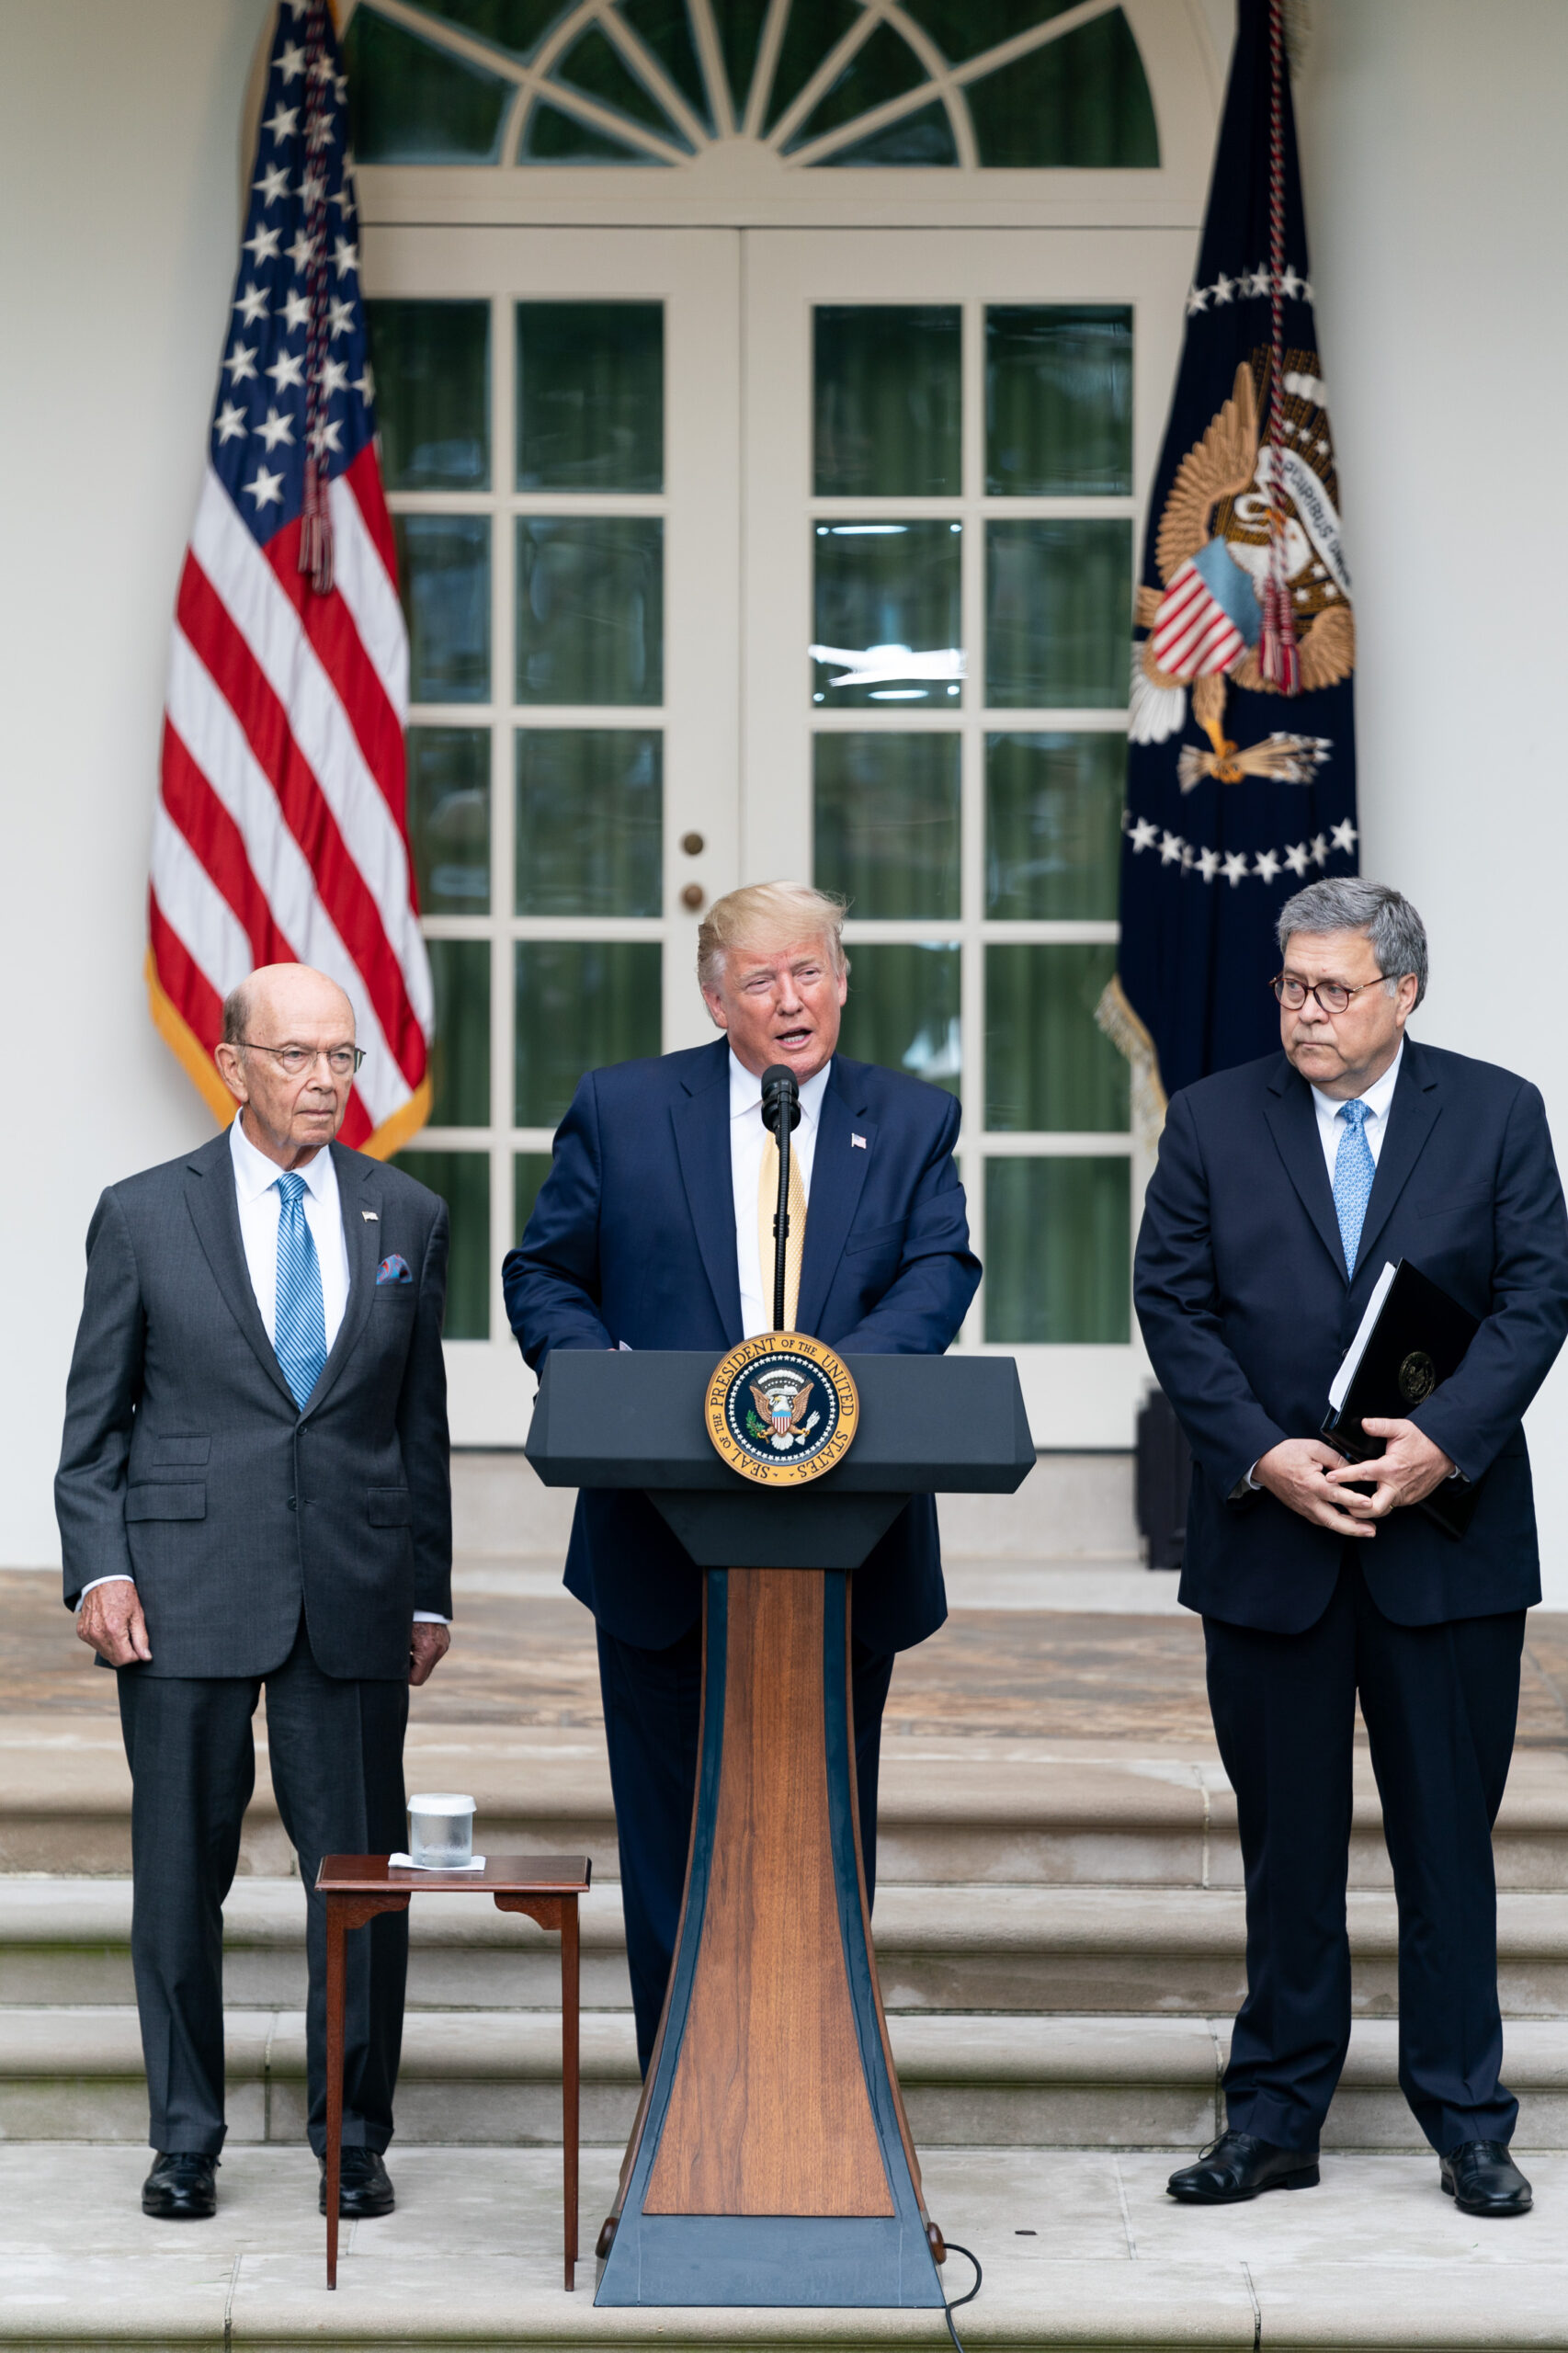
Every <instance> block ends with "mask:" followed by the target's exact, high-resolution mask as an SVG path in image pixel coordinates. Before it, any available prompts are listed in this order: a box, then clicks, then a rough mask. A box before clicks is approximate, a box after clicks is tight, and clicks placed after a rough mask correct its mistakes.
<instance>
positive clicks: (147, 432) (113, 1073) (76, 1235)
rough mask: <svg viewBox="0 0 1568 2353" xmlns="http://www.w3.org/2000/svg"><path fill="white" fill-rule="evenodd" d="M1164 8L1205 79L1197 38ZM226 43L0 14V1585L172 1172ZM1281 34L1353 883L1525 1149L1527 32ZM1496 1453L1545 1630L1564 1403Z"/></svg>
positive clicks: (1559, 1071)
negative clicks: (133, 1219)
mask: <svg viewBox="0 0 1568 2353" xmlns="http://www.w3.org/2000/svg"><path fill="white" fill-rule="evenodd" d="M1202 5H1203V9H1204V13H1205V16H1206V17H1209V18H1210V21H1211V22H1212V23H1213V24H1214V26H1215V28H1216V32H1217V34H1218V35H1220V36H1221V37H1222V35H1223V30H1224V27H1225V24H1226V23H1227V21H1228V18H1229V9H1228V6H1227V0H1202ZM266 6H267V0H137V4H136V6H130V5H128V0H6V5H5V13H4V17H3V20H0V272H3V277H0V303H3V306H4V307H3V309H0V316H3V317H4V318H5V320H6V367H5V369H4V371H3V374H0V449H4V450H5V452H6V457H7V460H8V466H7V477H6V504H5V510H4V512H5V527H6V528H5V547H6V563H5V565H4V568H3V575H0V599H3V600H4V603H3V608H0V890H3V891H4V906H5V914H6V920H5V923H4V925H3V926H0V1004H3V1005H4V1006H5V1007H6V1017H5V1018H6V1036H7V1038H8V1039H9V1040H10V1041H11V1046H10V1056H9V1065H8V1067H7V1069H6V1074H5V1090H6V1102H7V1108H8V1112H9V1117H8V1119H7V1121H6V1128H7V1133H6V1151H5V1153H4V1156H3V1158H0V1237H3V1246H4V1250H5V1254H6V1265H5V1277H4V1297H5V1300H6V1311H7V1312H6V1316H5V1319H4V1347H0V1432H4V1440H3V1446H4V1455H5V1476H4V1479H3V1480H0V1561H6V1562H16V1563H28V1562H35V1563H41V1562H46V1561H49V1560H51V1559H53V1558H55V1557H56V1556H57V1555H56V1540H55V1533H54V1527H53V1520H52V1515H51V1506H50V1473H51V1468H52V1463H53V1459H54V1455H55V1451H56V1449H57V1446H58V1439H59V1421H60V1402H61V1393H62V1383H63V1378H64V1370H65V1366H66V1362H67V1360H68V1357H69V1352H70V1344H71V1336H72V1331H73V1327H74V1320H75V1313H76V1307H77V1302H78V1300H79V1297H80V1287H81V1265H82V1237H83V1233H84V1230H85V1223H86V1220H87V1217H88V1215H89V1213H90V1211H91V1207H92V1203H93V1201H94V1199H96V1198H97V1193H98V1191H99V1189H100V1188H101V1187H102V1186H103V1185H104V1184H105V1183H106V1182H108V1180H109V1179H110V1178H112V1177H115V1176H121V1175H123V1174H124V1173H125V1172H126V1171H127V1170H129V1169H131V1168H136V1167H140V1166H143V1165H146V1164H148V1163H149V1162H152V1161H154V1160H157V1159H161V1158H165V1157H167V1156H169V1155H171V1154H175V1153H176V1152H179V1151H182V1150H185V1149H187V1148H188V1147H189V1145H190V1144H192V1143H193V1142H197V1141H198V1140H199V1138H200V1137H201V1136H202V1135H203V1134H204V1133H206V1132H208V1131H209V1130H208V1123H207V1120H206V1114H205V1113H204V1112H203V1110H202V1109H201V1107H200V1105H199V1103H198V1101H197V1099H196V1097H195V1096H194V1094H193V1093H192V1092H191V1090H190V1088H189V1086H188V1085H187V1081H186V1080H185V1079H184V1078H183V1076H182V1075H181V1074H180V1073H179V1072H178V1071H177V1069H176V1066H175V1064H174V1063H173V1062H172V1060H171V1059H170V1057H169V1056H168V1054H167V1052H166V1051H165V1048H164V1047H163V1046H162V1045H161V1044H160V1043H159V1041H158V1040H157V1038H156V1037H155V1035H154V1034H153V1030H152V1028H151V1026H150V1024H149V1022H148V1019H147V1015H146V1009H145V1000H144V997H143V995H142V982H141V963H142V938H143V893H144V888H145V874H146V846H147V832H148V823H149V813H150V809H151V804H152V797H153V782H154V778H155V771H156V759H157V738H158V719H159V708H160V702H161V697H162V685H163V666H164V647H165V639H166V632H167V628H168V616H169V612H170V608H171V605H172V600H173V596H174V589H175V584H176V577H177V574H178V567H179V562H180V557H181V552H182V550H183V546H184V542H185V538H186V534H187V529H188V524H189V518H190V514H191V510H192V505H193V501H194V496H195V490H196V483H197V480H198V476H199V468H200V464H201V455H202V449H203V438H204V432H205V426H206V421H207V416H208V414H209V410H210V402H211V395H212V384H213V370H214V368H215V366H216V361H217V356H218V352H219V348H220V345H221V338H222V329H223V325H224V323H225V309H224V306H225V304H226V302H227V300H228V294H229V288H230V280H231V277H232V273H233V261H234V240H235V235H236V219H237V207H238V170H237V161H236V137H237V125H238V122H239V117H240V108H241V104H242V100H243V97H244V88H245V83H246V77H247V74H248V72H249V68H250V63H251V58H252V54H253V51H254V49H255V45H256V40H257V37H258V35H259V33H260V30H261V27H262V23H263V19H264V17H265V15H266ZM1171 6H1173V7H1178V8H1180V7H1184V6H1185V0H1171ZM1309 14H1310V17H1311V26H1312V29H1311V37H1310V40H1309V44H1308V49H1307V53H1306V58H1305V63H1304V68H1303V71H1302V74H1301V80H1300V82H1299V84H1298V85H1297V105H1298V108H1299V112H1300V117H1301V135H1302V149H1303V160H1304V167H1305V172H1306V178H1307V199H1308V207H1309V220H1310V223H1311V229H1312V259H1313V276H1314V278H1315V281H1316V286H1317V293H1318V316H1319V324H1320V329H1321V332H1322V335H1323V341H1324V357H1325V360H1326V365H1327V369H1328V374H1329V378H1330V381H1331V385H1332V388H1333V395H1334V419H1335V433H1336V436H1337V438H1338V442H1339V449H1340V456H1341V465H1342V473H1343V481H1344V493H1345V508H1346V528H1347V531H1348V533H1349V536H1350V546H1351V553H1352V560H1353V562H1354V563H1355V565H1356V578H1357V618H1358V626H1359V630H1360V667H1359V672H1358V727H1359V737H1360V757H1361V775H1362V788H1361V797H1362V810H1363V819H1364V826H1365V835H1366V838H1365V842H1364V846H1363V847H1364V865H1365V870H1367V871H1368V872H1369V873H1376V874H1381V875H1386V876H1388V877H1389V878H1390V879H1391V880H1393V881H1398V882H1399V883H1400V884H1401V886H1402V887H1403V888H1404V889H1407V890H1408V891H1410V892H1411V893H1412V895H1413V896H1414V897H1415V900H1416V902H1417V904H1419V905H1420V907H1421V908H1422V910H1423V913H1424V914H1425V915H1426V918H1427V922H1428V924H1429V926H1430V927H1431V930H1432V934H1433V940H1434V949H1435V954H1436V961H1437V981H1436V983H1435V984H1434V987H1433V990H1432V995H1431V999H1430V1005H1429V1007H1428V1008H1427V1009H1426V1010H1424V1011H1423V1013H1422V1015H1421V1016H1420V1017H1419V1023H1420V1032H1421V1034H1423V1035H1425V1036H1426V1037H1428V1038H1431V1039H1433V1040H1437V1041H1438V1042H1440V1043H1444V1044H1448V1045H1452V1046H1456V1047H1459V1048H1460V1049H1461V1050H1463V1051H1468V1052H1472V1053H1479V1054H1484V1055H1489V1056H1491V1057H1493V1058H1494V1059H1495V1060H1498V1061H1502V1062H1506V1063H1511V1064H1513V1065H1514V1066H1515V1067H1517V1068H1518V1069H1521V1070H1524V1071H1526V1072H1528V1074H1529V1075H1530V1076H1531V1077H1532V1078H1534V1079H1535V1080H1536V1081H1537V1082H1538V1084H1539V1085H1540V1086H1541V1087H1542V1088H1543V1090H1544V1091H1545V1093H1546V1095H1547V1097H1548V1102H1549V1104H1550V1105H1551V1107H1552V1108H1554V1110H1556V1111H1557V1112H1558V1113H1559V1128H1560V1131H1563V1130H1564V1122H1565V1120H1568V1111H1565V1110H1564V1107H1565V1106H1568V1069H1565V1068H1564V1063H1565V1061H1568V1056H1565V1053H1564V1050H1563V1047H1562V1043H1561V1037H1562V1015H1561V1012H1560V1002H1561V999H1560V992H1559V991H1558V990H1557V988H1556V986H1555V981H1556V972H1557V968H1558V961H1559V955H1560V948H1559V940H1558V937H1557V935H1556V932H1555V926H1554V924H1553V921H1552V915H1553V911H1554V908H1555V904H1556V900H1557V895H1558V892H1559V890H1560V887H1561V886H1560V883H1559V879H1558V878H1559V875H1560V873H1561V872H1562V861H1563V859H1564V858H1565V857H1568V806H1565V802H1564V794H1563V785H1564V781H1565V779H1564V773H1563V772H1564V768H1565V766H1568V751H1565V746H1564V742H1563V740H1561V739H1560V737H1559V734H1558V733H1557V710H1556V696H1557V691H1558V681H1559V676H1560V675H1561V673H1562V669H1563V666H1564V663H1563V648H1564V647H1565V646H1568V563H1564V559H1563V555H1562V550H1563V547H1564V544H1565V543H1568V466H1565V465H1564V464H1563V462H1562V459H1561V458H1560V457H1559V454H1558V445H1559V441H1560V438H1561V437H1562V431H1563V417H1562V384H1563V382H1564V381H1568V307H1565V305H1564V302H1563V300H1562V286H1563V270H1562V255H1561V249H1560V240H1561V234H1562V222H1563V220H1564V219H1565V218H1568V142H1565V141H1564V139H1563V137H1562V123H1563V121H1564V119H1568V8H1565V7H1564V6H1562V0H1486V5H1485V6H1477V5H1476V0H1313V5H1312V7H1311V9H1310V12H1309ZM1531 1434H1532V1441H1533V1445H1534V1450H1535V1456H1536V1464H1537V1476H1538V1480H1539V1483H1540V1493H1541V1499H1542V1506H1543V1513H1542V1518H1543V1534H1544V1539H1545V1553H1546V1574H1547V1578H1548V1586H1549V1592H1550V1594H1551V1597H1552V1598H1553V1599H1554V1600H1555V1601H1556V1602H1557V1603H1558V1604H1559V1605H1560V1606H1568V1462H1564V1463H1563V1464H1562V1468H1561V1469H1560V1468H1559V1462H1560V1461H1561V1459H1562V1456H1563V1454H1564V1451H1565V1449H1564V1440H1565V1439H1568V1374H1564V1373H1560V1374H1559V1375H1557V1376H1556V1377H1555V1378H1554V1381H1553V1383H1552V1384H1551V1387H1550V1388H1549V1390H1548V1392H1547V1393H1546V1395H1545V1397H1544V1398H1543V1400H1542V1402H1541V1404H1540V1406H1539V1407H1538V1408H1537V1410H1536V1413H1535V1414H1534V1415H1533V1416H1532V1420H1531Z"/></svg>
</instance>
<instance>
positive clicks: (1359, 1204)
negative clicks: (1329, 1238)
mask: <svg viewBox="0 0 1568 2353" xmlns="http://www.w3.org/2000/svg"><path fill="white" fill-rule="evenodd" d="M1339 1117H1340V1118H1341V1119H1342V1120H1344V1122H1345V1133H1344V1134H1343V1135H1342V1136H1341V1137H1340V1139H1339V1150H1338V1151H1337V1153H1335V1158H1334V1210H1335V1216H1336V1217H1337V1218H1338V1220H1339V1238H1340V1241H1341V1242H1342V1243H1343V1244H1344V1245H1345V1271H1346V1274H1347V1275H1354V1274H1355V1272H1356V1254H1357V1252H1358V1250H1359V1249H1360V1247H1361V1228H1362V1225H1363V1224H1364V1222H1365V1221H1366V1216H1367V1203H1368V1201H1369V1199H1370V1198H1371V1192H1372V1179H1373V1177H1374V1176H1376V1175H1377V1173H1378V1169H1377V1163H1376V1161H1375V1160H1374V1159H1373V1158H1372V1147H1371V1145H1370V1144H1369V1142H1367V1106H1366V1104H1365V1103H1363V1102H1361V1101H1359V1100H1358V1101H1356V1102H1354V1103H1342V1104H1341V1105H1340V1107H1339Z"/></svg>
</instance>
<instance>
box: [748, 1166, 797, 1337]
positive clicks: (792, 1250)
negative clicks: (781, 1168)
mask: <svg viewBox="0 0 1568 2353" xmlns="http://www.w3.org/2000/svg"><path fill="white" fill-rule="evenodd" d="M791 1141H793V1139H791ZM777 1215H778V1137H777V1136H776V1135H774V1134H772V1133H771V1131H770V1132H769V1133H768V1135H767V1138H766V1139H765V1141H764V1143H763V1147H762V1176H761V1178H760V1180H759V1182H758V1186H757V1195H756V1232H757V1244H758V1246H759V1248H760V1250H761V1253H762V1303H763V1308H764V1311H765V1313H767V1314H768V1315H771V1314H772V1313H773V1254H774V1238H773V1221H774V1219H775V1217H776V1216H777ZM805 1246H806V1188H805V1186H804V1185H803V1184H802V1183H801V1162H800V1155H799V1154H797V1153H795V1152H791V1153H790V1239H789V1243H788V1245H787V1247H786V1251H785V1257H784V1329H785V1330H786V1331H787V1332H792V1331H793V1330H794V1329H795V1311H796V1309H797V1307H798V1306H799V1305H800V1303H801V1252H802V1251H803V1250H804V1248H805Z"/></svg>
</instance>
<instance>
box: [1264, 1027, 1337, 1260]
mask: <svg viewBox="0 0 1568 2353" xmlns="http://www.w3.org/2000/svg"><path fill="white" fill-rule="evenodd" d="M1268 1089H1269V1091H1268V1097H1267V1101H1266V1102H1265V1104H1264V1107H1263V1109H1264V1117H1265V1119H1266V1120H1267V1121H1268V1125H1269V1130H1270V1132H1271V1133H1272V1135H1273V1137H1274V1141H1275V1143H1276V1145H1277V1146H1278V1152H1279V1157H1280V1159H1281V1160H1282V1161H1283V1162H1284V1164H1285V1173H1286V1175H1287V1176H1289V1177H1290V1182H1291V1184H1292V1185H1294V1187H1295V1188H1296V1190H1297V1192H1298V1193H1299V1194H1300V1195H1301V1207H1302V1208H1303V1209H1304V1210H1305V1211H1306V1212H1307V1215H1308V1216H1309V1217H1310V1218H1311V1219H1312V1223H1313V1224H1314V1225H1315V1226H1316V1228H1317V1230H1318V1233H1319V1234H1320V1235H1321V1237H1322V1240H1323V1246H1324V1249H1325V1250H1326V1251H1327V1252H1328V1255H1329V1256H1330V1257H1331V1258H1332V1259H1333V1261H1334V1270H1335V1274H1336V1275H1337V1276H1338V1277H1339V1279H1340V1281H1341V1282H1342V1283H1343V1282H1346V1272H1345V1244H1344V1242H1343V1240H1342V1239H1341V1236H1340V1232H1339V1219H1338V1216H1337V1214H1336V1213H1335V1206H1334V1188H1333V1187H1332V1186H1331V1185H1330V1183H1329V1181H1328V1167H1327V1164H1326V1163H1325V1161H1324V1156H1323V1139H1322V1137H1321V1136H1320V1135H1319V1133H1318V1115H1317V1111H1316V1108H1315V1107H1314V1105H1313V1102H1312V1089H1311V1087H1310V1086H1308V1085H1307V1082H1306V1080H1305V1079H1304V1078H1302V1077H1301V1076H1300V1075H1299V1074H1298V1073H1297V1072H1295V1071H1294V1070H1292V1069H1291V1067H1290V1063H1288V1062H1287V1061H1286V1059H1285V1057H1284V1055H1283V1054H1281V1055H1280V1057H1279V1063H1278V1069H1277V1071H1276V1072H1275V1074H1274V1076H1273V1077H1272V1078H1271V1079H1270V1080H1269V1082H1268Z"/></svg>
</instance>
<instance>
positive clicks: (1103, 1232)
mask: <svg viewBox="0 0 1568 2353" xmlns="http://www.w3.org/2000/svg"><path fill="white" fill-rule="evenodd" d="M1130 1256H1131V1164H1130V1163H1129V1162H1127V1161H1126V1160H1079V1159H1076V1158H1074V1159H1070V1160H1025V1159H1021V1158H1020V1159H1017V1160H1012V1159H1009V1160H999V1159H998V1160H988V1161H987V1162H986V1164H985V1336H986V1338H987V1339H988V1340H992V1341H999V1342H1001V1343H1002V1344H1003V1345H1004V1346H1011V1347H1050V1346H1051V1344H1053V1343H1055V1344H1061V1343H1062V1342H1064V1341H1065V1342H1072V1341H1078V1342H1080V1343H1084V1342H1095V1341H1097V1342H1099V1343H1101V1344H1102V1345H1104V1344H1110V1345H1113V1346H1124V1345H1125V1344H1126V1342H1127V1341H1128V1340H1129V1339H1131V1313H1130V1308H1129V1264H1128V1262H1129V1258H1130Z"/></svg>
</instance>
